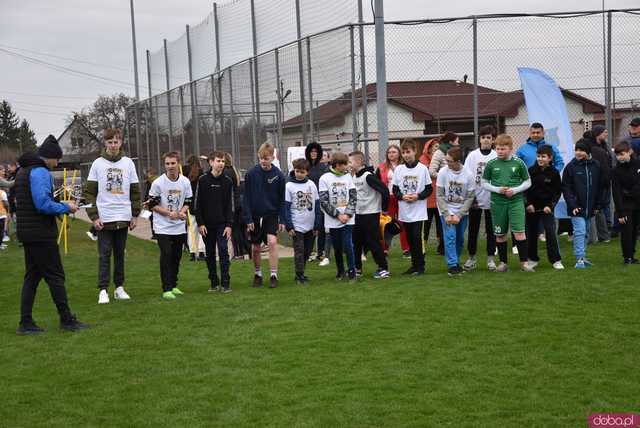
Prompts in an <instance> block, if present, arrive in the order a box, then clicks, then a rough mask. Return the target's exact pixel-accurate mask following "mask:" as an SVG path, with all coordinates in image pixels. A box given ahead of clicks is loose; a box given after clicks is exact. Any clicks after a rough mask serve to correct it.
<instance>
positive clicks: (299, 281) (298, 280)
mask: <svg viewBox="0 0 640 428" xmlns="http://www.w3.org/2000/svg"><path fill="white" fill-rule="evenodd" d="M295 281H296V284H298V285H306V284H307V278H306V277H305V276H304V275H302V274H296V277H295Z"/></svg>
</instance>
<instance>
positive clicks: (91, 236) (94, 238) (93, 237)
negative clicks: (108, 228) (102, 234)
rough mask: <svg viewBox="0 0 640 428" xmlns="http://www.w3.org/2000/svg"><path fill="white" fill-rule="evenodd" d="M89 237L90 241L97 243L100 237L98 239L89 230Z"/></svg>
mask: <svg viewBox="0 0 640 428" xmlns="http://www.w3.org/2000/svg"><path fill="white" fill-rule="evenodd" d="M87 236H88V237H89V239H91V240H92V241H97V240H98V237H97V236H95V235H94V234H93V233H91V232H89V231H88V230H87Z"/></svg>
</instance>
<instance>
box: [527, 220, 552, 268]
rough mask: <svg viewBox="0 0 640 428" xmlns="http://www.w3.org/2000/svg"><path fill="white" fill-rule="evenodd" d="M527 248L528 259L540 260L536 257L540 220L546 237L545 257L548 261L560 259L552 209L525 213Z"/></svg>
mask: <svg viewBox="0 0 640 428" xmlns="http://www.w3.org/2000/svg"><path fill="white" fill-rule="evenodd" d="M526 220H527V224H526V229H527V248H528V253H529V254H528V257H529V260H533V261H535V262H537V261H540V257H538V232H539V230H540V222H542V226H543V227H544V234H545V236H546V239H547V242H546V244H547V257H548V258H549V262H550V263H555V262H557V261H560V248H559V247H558V236H557V235H556V219H555V217H554V216H553V211H552V212H551V213H550V214H545V213H544V212H535V213H529V212H528V213H527V218H526Z"/></svg>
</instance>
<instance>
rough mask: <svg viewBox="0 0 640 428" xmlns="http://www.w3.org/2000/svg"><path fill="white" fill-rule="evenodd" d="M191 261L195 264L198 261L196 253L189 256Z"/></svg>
mask: <svg viewBox="0 0 640 428" xmlns="http://www.w3.org/2000/svg"><path fill="white" fill-rule="evenodd" d="M189 261H190V262H195V261H196V253H191V255H190V256H189Z"/></svg>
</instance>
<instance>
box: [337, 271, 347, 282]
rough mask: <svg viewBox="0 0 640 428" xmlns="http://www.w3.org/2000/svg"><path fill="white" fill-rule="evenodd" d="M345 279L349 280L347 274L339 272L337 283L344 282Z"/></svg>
mask: <svg viewBox="0 0 640 428" xmlns="http://www.w3.org/2000/svg"><path fill="white" fill-rule="evenodd" d="M345 279H347V274H346V273H344V272H338V273H337V274H336V281H344V280H345Z"/></svg>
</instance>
